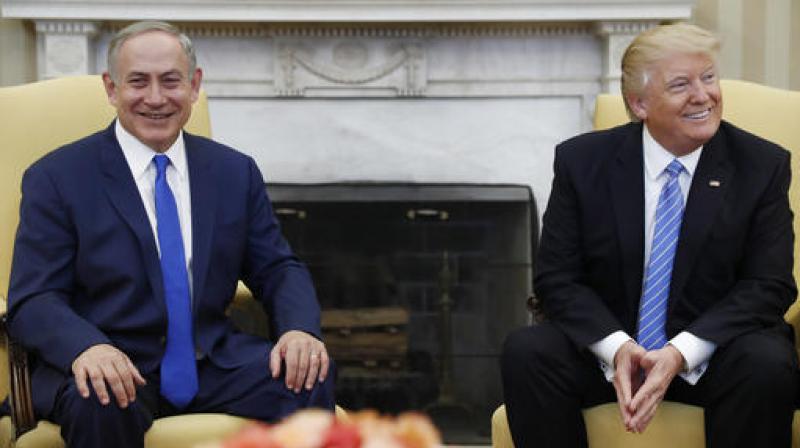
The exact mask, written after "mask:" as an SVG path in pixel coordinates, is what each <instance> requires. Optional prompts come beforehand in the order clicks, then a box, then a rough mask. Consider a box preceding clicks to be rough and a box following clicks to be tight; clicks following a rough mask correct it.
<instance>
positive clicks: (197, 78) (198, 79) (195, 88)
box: [192, 68, 203, 104]
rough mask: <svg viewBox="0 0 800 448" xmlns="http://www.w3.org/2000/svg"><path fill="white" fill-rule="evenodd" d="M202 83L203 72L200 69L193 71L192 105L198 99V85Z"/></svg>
mask: <svg viewBox="0 0 800 448" xmlns="http://www.w3.org/2000/svg"><path fill="white" fill-rule="evenodd" d="M202 81H203V70H201V69H200V68H196V69H194V76H192V104H194V103H195V102H196V101H197V99H198V98H200V84H201V82H202Z"/></svg>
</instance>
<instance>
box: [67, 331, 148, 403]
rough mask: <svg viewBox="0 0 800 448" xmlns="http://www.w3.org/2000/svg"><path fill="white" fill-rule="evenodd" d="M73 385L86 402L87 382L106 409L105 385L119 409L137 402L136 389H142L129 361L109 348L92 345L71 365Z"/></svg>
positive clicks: (115, 349) (135, 370)
mask: <svg viewBox="0 0 800 448" xmlns="http://www.w3.org/2000/svg"><path fill="white" fill-rule="evenodd" d="M72 373H73V375H75V385H76V386H77V387H78V392H79V393H80V394H81V396H82V397H83V398H89V396H90V391H89V384H88V383H89V382H91V384H92V388H94V392H95V394H96V395H97V398H98V399H99V400H100V403H102V404H103V405H107V404H108V403H109V402H110V401H111V400H110V398H109V395H108V389H107V388H106V384H108V386H109V387H111V392H112V393H113V394H114V397H115V398H116V399H117V404H119V407H120V408H123V409H124V408H127V407H128V404H129V403H132V402H134V401H136V386H137V385H138V386H144V385H145V384H146V383H147V382H146V381H145V379H144V377H142V374H141V373H139V369H137V368H136V366H134V365H133V363H132V362H131V360H130V358H128V356H127V355H125V353H122V352H121V351H119V350H118V349H117V348H116V347H114V346H112V345H109V344H98V345H93V346H91V347H89V348H87V349H86V350H84V351H83V352H82V353H81V354H80V355H78V357H77V358H75V361H73V362H72Z"/></svg>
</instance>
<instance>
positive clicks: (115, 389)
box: [100, 364, 128, 409]
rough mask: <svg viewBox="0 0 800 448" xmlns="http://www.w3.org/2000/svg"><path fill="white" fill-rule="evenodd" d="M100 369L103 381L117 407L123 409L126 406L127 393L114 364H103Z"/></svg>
mask: <svg viewBox="0 0 800 448" xmlns="http://www.w3.org/2000/svg"><path fill="white" fill-rule="evenodd" d="M100 370H101V371H102V372H103V377H104V378H105V382H106V384H108V386H109V387H110V388H111V393H112V394H113V395H114V398H116V400H117V404H118V405H119V407H121V408H123V409H125V408H126V407H128V394H127V392H126V391H125V386H124V385H123V384H122V378H120V376H119V372H117V369H116V367H115V366H114V364H103V365H102V366H101V367H100Z"/></svg>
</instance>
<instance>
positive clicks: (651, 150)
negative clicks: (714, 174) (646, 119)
mask: <svg viewBox="0 0 800 448" xmlns="http://www.w3.org/2000/svg"><path fill="white" fill-rule="evenodd" d="M642 129H643V131H642V146H643V147H644V170H645V173H646V174H647V177H648V178H650V179H651V180H653V181H655V180H656V179H657V178H658V176H660V175H661V173H663V172H664V169H665V168H666V167H667V165H669V164H670V163H671V162H672V161H673V160H675V158H676V157H675V155H674V154H672V153H671V152H669V151H667V150H666V148H664V147H663V146H661V144H660V143H658V142H657V141H656V139H654V138H653V136H652V135H651V134H650V131H649V130H648V129H647V124H645V125H644V126H642ZM702 152H703V146H702V145H701V146H700V147H698V148H697V149H695V150H694V151H692V152H690V153H689V154H686V155H685V156H681V157H678V158H677V159H678V160H679V161H680V162H681V165H683V168H684V169H686V173H687V174H689V177H690V178H691V177H693V176H694V171H695V169H697V163H698V162H699V161H700V154H701V153H702Z"/></svg>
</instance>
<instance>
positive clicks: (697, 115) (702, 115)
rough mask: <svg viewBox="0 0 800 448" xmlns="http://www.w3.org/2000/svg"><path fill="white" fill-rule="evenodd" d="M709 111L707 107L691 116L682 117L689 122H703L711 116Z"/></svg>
mask: <svg viewBox="0 0 800 448" xmlns="http://www.w3.org/2000/svg"><path fill="white" fill-rule="evenodd" d="M711 109H712V108H711V107H709V108H708V109H704V110H701V111H700V112H695V113H693V114H686V115H684V118H688V119H690V120H704V119H705V118H707V117H708V116H709V115H711Z"/></svg>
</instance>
